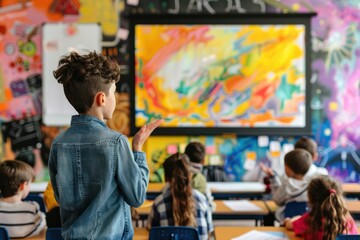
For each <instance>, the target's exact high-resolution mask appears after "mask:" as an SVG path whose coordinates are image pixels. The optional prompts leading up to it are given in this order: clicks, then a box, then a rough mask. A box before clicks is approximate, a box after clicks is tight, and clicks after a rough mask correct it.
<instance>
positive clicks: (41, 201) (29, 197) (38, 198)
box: [24, 193, 46, 213]
mask: <svg viewBox="0 0 360 240" xmlns="http://www.w3.org/2000/svg"><path fill="white" fill-rule="evenodd" d="M24 201H33V202H37V203H38V204H39V206H40V211H42V212H43V213H46V208H45V203H44V199H43V197H42V196H41V195H39V194H31V193H30V194H29V195H27V197H26V198H25V199H24Z"/></svg>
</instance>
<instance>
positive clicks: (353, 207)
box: [265, 199, 360, 220]
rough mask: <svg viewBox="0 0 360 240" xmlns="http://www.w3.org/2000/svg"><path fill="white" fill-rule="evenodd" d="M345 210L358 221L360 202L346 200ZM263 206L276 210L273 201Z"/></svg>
mask: <svg viewBox="0 0 360 240" xmlns="http://www.w3.org/2000/svg"><path fill="white" fill-rule="evenodd" d="M345 202H346V205H347V208H348V210H349V212H350V214H351V216H352V217H353V218H354V219H355V220H360V201H359V200H346V199H345ZM265 205H266V206H267V207H268V209H269V211H271V212H275V211H276V209H277V205H276V203H275V202H274V201H272V200H269V201H265Z"/></svg>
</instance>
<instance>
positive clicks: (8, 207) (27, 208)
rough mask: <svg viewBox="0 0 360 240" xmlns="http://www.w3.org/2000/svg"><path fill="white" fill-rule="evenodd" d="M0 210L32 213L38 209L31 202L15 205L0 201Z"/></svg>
mask: <svg viewBox="0 0 360 240" xmlns="http://www.w3.org/2000/svg"><path fill="white" fill-rule="evenodd" d="M0 209H6V210H7V211H32V212H36V210H37V209H39V205H38V204H37V203H36V202H32V201H20V202H16V203H7V202H4V201H0Z"/></svg>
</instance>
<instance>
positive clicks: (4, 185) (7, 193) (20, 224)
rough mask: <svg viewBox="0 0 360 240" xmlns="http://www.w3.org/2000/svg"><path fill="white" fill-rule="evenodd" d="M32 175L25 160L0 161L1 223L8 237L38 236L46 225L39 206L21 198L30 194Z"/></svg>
mask: <svg viewBox="0 0 360 240" xmlns="http://www.w3.org/2000/svg"><path fill="white" fill-rule="evenodd" d="M34 177H35V175H34V170H33V169H32V168H31V166H30V165H28V164H27V163H24V162H21V161H17V160H8V161H4V162H2V163H1V164H0V179H1V181H0V226H2V227H5V228H6V229H7V230H8V232H9V235H10V237H11V238H26V237H30V236H35V235H38V234H39V233H40V232H41V231H42V230H43V229H44V228H45V226H46V222H45V215H44V213H42V212H41V211H40V207H39V205H38V204H37V203H36V202H23V201H21V200H22V199H24V198H26V196H27V195H28V194H29V191H30V184H31V181H32V180H33V179H34ZM17 212H21V214H17Z"/></svg>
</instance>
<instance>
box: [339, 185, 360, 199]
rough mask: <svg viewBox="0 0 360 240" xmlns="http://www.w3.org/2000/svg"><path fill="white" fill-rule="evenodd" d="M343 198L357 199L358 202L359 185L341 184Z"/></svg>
mask: <svg viewBox="0 0 360 240" xmlns="http://www.w3.org/2000/svg"><path fill="white" fill-rule="evenodd" d="M341 186H342V189H343V192H344V195H345V197H347V198H357V199H359V200H360V184H359V183H343V184H341Z"/></svg>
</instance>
